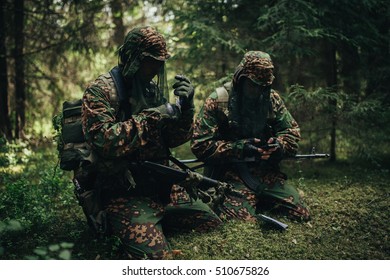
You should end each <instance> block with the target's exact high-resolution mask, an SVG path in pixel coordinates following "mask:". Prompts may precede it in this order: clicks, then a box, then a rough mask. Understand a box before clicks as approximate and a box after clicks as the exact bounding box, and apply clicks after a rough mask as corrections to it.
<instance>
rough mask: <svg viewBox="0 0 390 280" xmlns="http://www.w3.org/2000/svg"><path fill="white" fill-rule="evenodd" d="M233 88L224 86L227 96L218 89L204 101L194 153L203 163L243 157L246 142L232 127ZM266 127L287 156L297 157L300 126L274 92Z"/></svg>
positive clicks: (272, 92) (193, 144)
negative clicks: (295, 155)
mask: <svg viewBox="0 0 390 280" xmlns="http://www.w3.org/2000/svg"><path fill="white" fill-rule="evenodd" d="M230 87H231V86H229V85H225V88H226V89H227V90H225V95H224V94H218V93H217V91H218V89H217V90H216V91H214V92H213V93H212V94H211V95H210V96H209V97H208V98H207V99H206V100H205V102H204V104H203V106H202V108H201V110H200V112H199V114H198V116H197V118H196V120H195V123H194V133H193V137H192V141H191V149H192V152H193V153H194V154H195V155H196V156H197V157H198V158H200V159H202V160H207V159H223V158H229V157H230V158H242V156H243V155H242V153H243V144H244V141H243V139H237V137H236V136H235V134H236V133H235V131H233V129H232V128H231V127H230V126H229V110H228V102H229V96H228V94H229V93H228V92H229V91H230ZM266 127H270V128H271V131H272V136H273V137H277V138H278V140H279V141H280V143H281V144H282V145H283V149H284V152H285V153H286V154H287V155H294V154H295V153H296V152H297V149H298V141H299V140H300V137H301V136H300V129H299V126H298V124H297V122H296V121H295V120H294V118H293V117H292V116H291V114H290V113H289V111H288V110H287V108H286V106H285V105H284V102H283V100H282V98H281V97H280V95H279V94H278V93H277V92H276V91H275V90H271V109H270V111H269V112H268V116H267V120H266ZM266 127H265V128H264V129H266ZM263 135H266V133H264V134H263ZM258 138H261V136H259V137H258ZM261 140H262V141H267V140H268V139H261Z"/></svg>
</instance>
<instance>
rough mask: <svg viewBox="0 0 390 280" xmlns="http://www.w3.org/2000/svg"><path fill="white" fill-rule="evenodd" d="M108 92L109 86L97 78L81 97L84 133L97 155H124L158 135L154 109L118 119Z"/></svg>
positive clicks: (156, 115)
mask: <svg viewBox="0 0 390 280" xmlns="http://www.w3.org/2000/svg"><path fill="white" fill-rule="evenodd" d="M109 92H110V88H109V87H107V86H106V85H105V84H104V82H103V81H101V80H99V79H98V80H96V81H95V82H94V83H92V84H91V85H90V86H89V87H88V88H87V90H86V91H85V93H84V96H83V108H82V122H83V131H84V135H85V138H86V140H87V142H88V143H90V144H91V145H92V146H93V147H94V148H95V149H96V151H97V152H98V153H99V154H101V155H102V156H104V157H108V158H113V157H120V156H126V155H129V154H131V153H132V152H134V151H135V150H136V149H137V148H140V147H141V148H145V146H146V145H148V144H149V143H150V142H153V141H157V139H158V138H159V137H161V136H160V135H159V134H160V129H159V125H160V123H161V122H160V118H161V116H160V115H159V114H157V113H155V112H141V113H139V114H137V115H133V116H132V117H131V118H130V119H129V120H127V121H123V122H119V121H118V120H117V119H116V116H115V109H114V108H112V107H111V106H112V105H111V104H110V93H109Z"/></svg>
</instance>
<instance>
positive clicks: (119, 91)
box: [109, 66, 126, 101]
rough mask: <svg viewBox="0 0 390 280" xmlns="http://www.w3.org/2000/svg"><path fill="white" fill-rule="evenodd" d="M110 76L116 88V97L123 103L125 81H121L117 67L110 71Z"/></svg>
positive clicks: (121, 77) (120, 74)
mask: <svg viewBox="0 0 390 280" xmlns="http://www.w3.org/2000/svg"><path fill="white" fill-rule="evenodd" d="M109 73H110V75H111V77H112V79H113V80H114V84H115V87H116V91H117V95H118V98H119V101H123V100H125V99H126V87H125V81H124V79H123V76H122V73H121V71H120V69H119V67H118V66H115V67H114V68H112V69H111V70H110V72H109Z"/></svg>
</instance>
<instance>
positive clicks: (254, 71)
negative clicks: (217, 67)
mask: <svg viewBox="0 0 390 280" xmlns="http://www.w3.org/2000/svg"><path fill="white" fill-rule="evenodd" d="M273 69H274V65H273V64H272V60H271V57H270V55H269V54H268V53H265V52H262V51H249V52H247V53H246V54H245V55H244V58H243V59H242V60H241V62H240V64H239V65H238V67H237V69H236V72H235V73H234V76H233V86H235V87H236V86H237V85H238V83H239V80H240V79H241V78H242V77H247V78H249V79H251V80H252V81H253V82H254V83H256V84H258V85H261V86H269V85H271V84H272V82H273V80H274V78H275V77H274V75H273Z"/></svg>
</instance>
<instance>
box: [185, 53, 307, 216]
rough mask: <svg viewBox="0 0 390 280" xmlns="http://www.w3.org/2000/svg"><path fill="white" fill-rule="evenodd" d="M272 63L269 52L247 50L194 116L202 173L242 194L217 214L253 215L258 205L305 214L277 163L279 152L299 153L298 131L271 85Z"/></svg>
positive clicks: (194, 143) (195, 145) (195, 149)
mask: <svg viewBox="0 0 390 280" xmlns="http://www.w3.org/2000/svg"><path fill="white" fill-rule="evenodd" d="M273 68H274V66H273V63H272V60H271V57H270V56H269V55H268V54H267V53H264V52H261V51H250V52H247V53H246V54H245V55H244V58H243V59H242V61H241V63H240V64H239V65H238V67H237V69H236V71H235V73H234V76H233V80H232V81H231V82H230V83H227V84H225V85H224V86H223V87H220V88H217V89H216V91H214V92H213V93H212V94H211V95H210V96H209V97H208V98H207V99H206V101H205V103H204V105H203V107H202V108H201V111H200V113H199V115H198V117H197V119H196V121H195V127H194V133H193V138H192V142H191V148H192V152H193V153H194V154H195V155H196V156H197V157H198V158H199V159H201V160H203V161H205V162H206V163H207V168H206V169H205V173H206V174H205V175H206V176H211V177H213V178H215V179H219V180H222V181H225V182H227V183H231V184H232V185H234V187H235V189H236V190H239V191H240V192H241V193H242V194H243V195H244V199H243V198H239V197H230V198H229V197H228V198H227V199H226V200H225V203H224V204H223V206H222V207H220V209H219V210H216V211H218V212H219V213H218V214H219V215H220V216H221V217H227V218H229V217H238V218H240V219H244V220H253V219H254V218H253V217H254V215H255V211H256V207H257V210H260V209H267V210H282V211H284V212H285V213H288V215H289V216H290V217H293V218H298V219H301V220H307V219H309V211H308V209H307V207H306V206H305V204H304V202H303V201H302V198H301V196H300V194H299V193H298V191H297V189H296V188H295V187H293V186H291V185H289V184H288V183H287V181H286V179H287V177H286V175H285V174H284V173H282V172H281V171H280V168H279V162H280V161H281V159H282V158H283V157H285V156H289V155H294V154H295V153H296V152H297V149H298V144H297V143H298V141H299V140H300V130H299V127H298V124H297V122H296V121H295V120H294V119H293V117H292V116H291V114H290V113H289V111H288V110H287V108H286V106H285V105H284V103H283V100H282V99H281V97H280V95H279V94H278V93H277V92H276V91H275V90H273V89H272V88H271V85H272V82H273V80H274V76H273ZM249 159H253V160H249Z"/></svg>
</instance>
